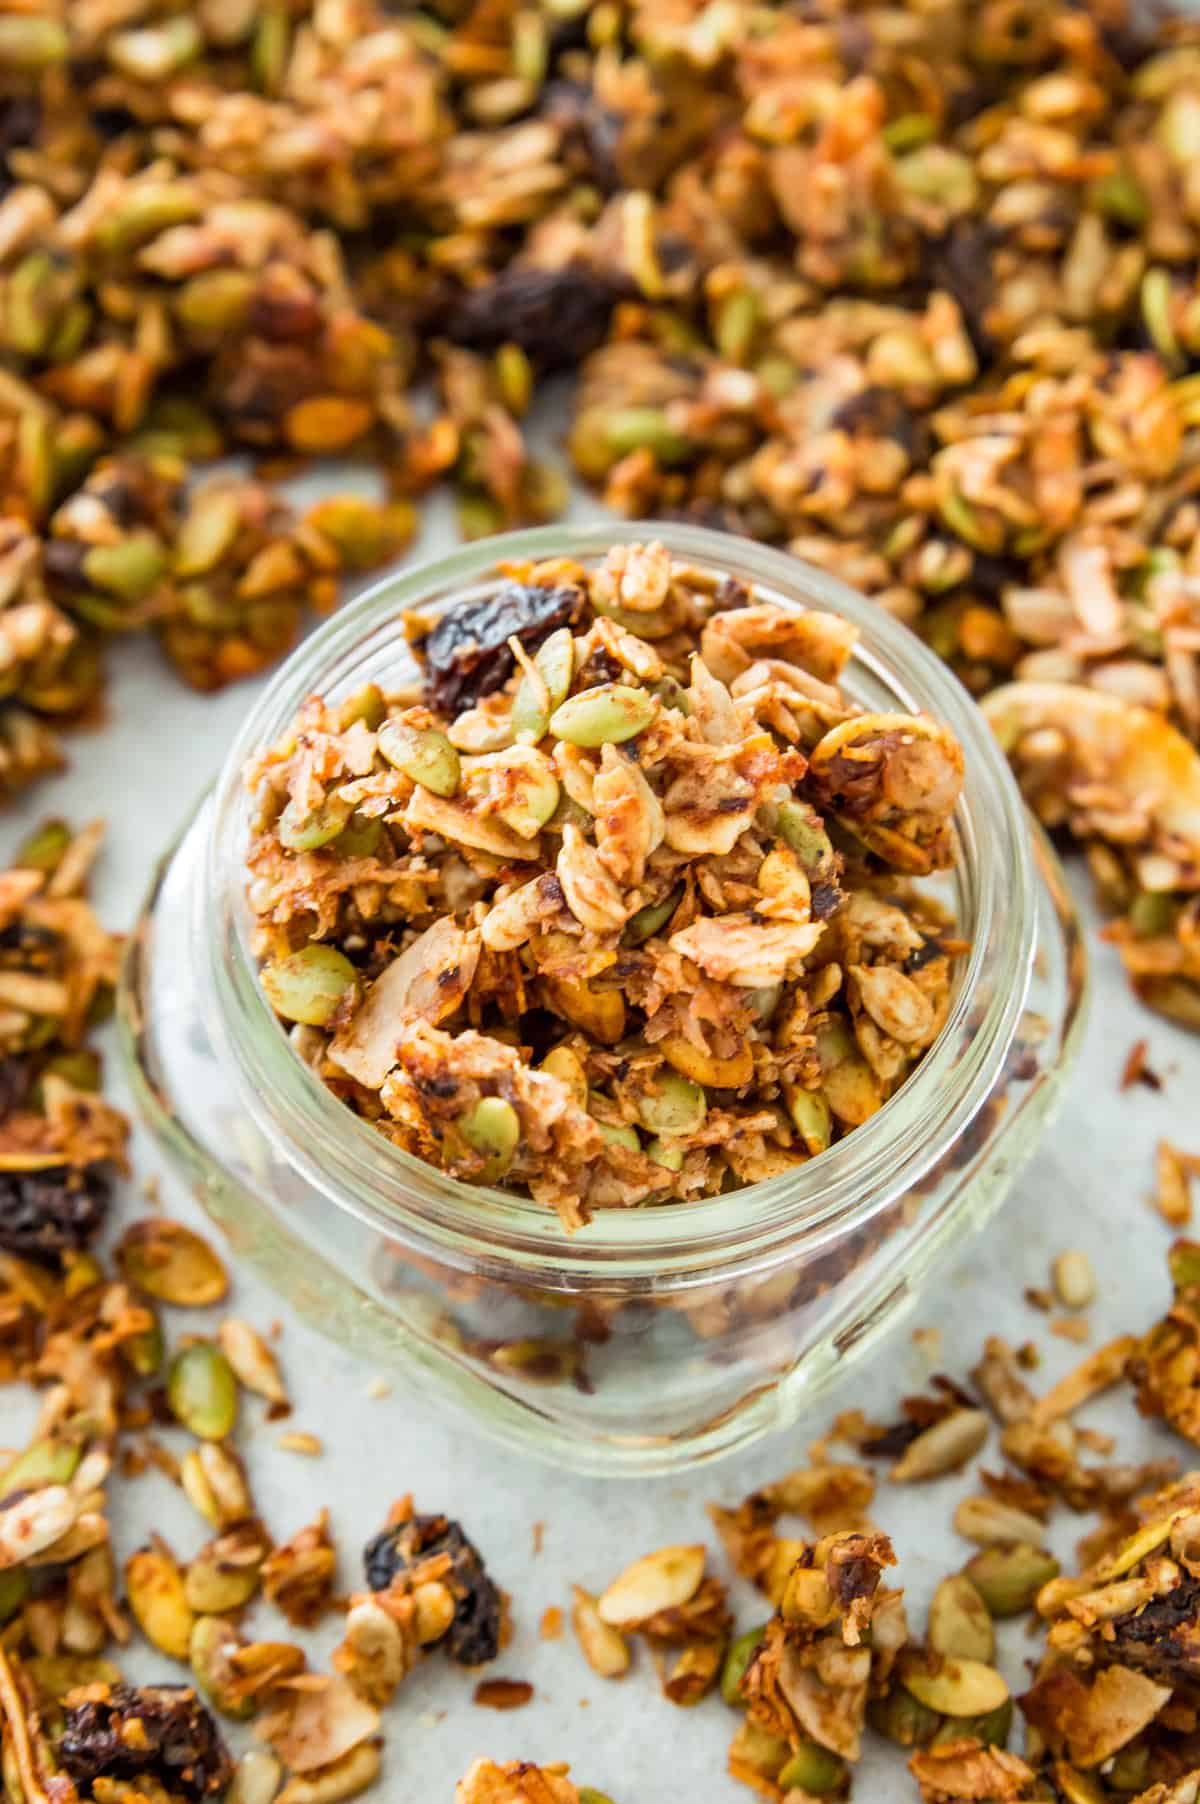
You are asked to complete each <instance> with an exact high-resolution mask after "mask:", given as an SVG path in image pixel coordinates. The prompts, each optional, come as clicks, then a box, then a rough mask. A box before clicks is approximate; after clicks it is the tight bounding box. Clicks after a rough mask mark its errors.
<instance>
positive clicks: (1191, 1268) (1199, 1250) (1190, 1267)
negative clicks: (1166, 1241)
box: [1167, 1240, 1200, 1290]
mask: <svg viewBox="0 0 1200 1804" xmlns="http://www.w3.org/2000/svg"><path fill="white" fill-rule="evenodd" d="M1167 1270H1168V1271H1169V1272H1170V1274H1171V1283H1172V1284H1173V1285H1174V1286H1175V1289H1176V1290H1187V1289H1188V1287H1189V1286H1190V1285H1192V1284H1200V1243H1197V1242H1196V1241H1194V1240H1177V1241H1176V1242H1175V1244H1174V1246H1173V1247H1172V1248H1171V1250H1170V1252H1169V1253H1168V1254H1167Z"/></svg>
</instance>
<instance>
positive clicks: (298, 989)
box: [262, 940, 358, 1027]
mask: <svg viewBox="0 0 1200 1804" xmlns="http://www.w3.org/2000/svg"><path fill="white" fill-rule="evenodd" d="M357 984H358V972H357V971H356V970H355V969H354V966H353V965H352V964H351V963H350V960H349V959H348V958H347V957H346V955H345V953H344V952H339V951H338V950H337V948H336V947H335V946H326V945H323V944H322V943H321V941H319V940H313V941H311V942H310V943H309V944H308V945H307V946H301V948H300V950H299V951H298V952H291V953H289V954H288V956H287V957H286V958H277V959H275V960H273V961H272V963H271V964H269V965H264V967H263V970H262V986H263V989H264V990H265V991H266V993H267V1001H268V1002H269V1003H270V1004H271V1007H272V1008H273V1009H274V1010H275V1013H276V1014H277V1015H281V1016H282V1017H283V1019H284V1020H285V1021H299V1022H302V1023H303V1024H304V1025H305V1026H307V1027H324V1026H326V1025H327V1024H328V1022H330V1021H331V1020H332V1019H333V1017H334V1015H335V1014H336V1013H337V1011H338V1009H339V1008H340V1007H341V1006H342V1004H343V1003H344V1002H345V1000H346V998H347V997H348V996H349V995H351V994H352V992H353V991H354V989H355V987H356V986H357Z"/></svg>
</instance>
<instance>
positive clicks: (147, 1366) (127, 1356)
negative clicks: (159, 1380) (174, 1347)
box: [121, 1316, 166, 1378]
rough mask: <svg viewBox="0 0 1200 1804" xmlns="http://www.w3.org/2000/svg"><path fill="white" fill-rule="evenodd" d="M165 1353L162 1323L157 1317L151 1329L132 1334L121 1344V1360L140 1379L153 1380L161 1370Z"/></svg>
mask: <svg viewBox="0 0 1200 1804" xmlns="http://www.w3.org/2000/svg"><path fill="white" fill-rule="evenodd" d="M165 1351H166V1342H165V1340H164V1339H163V1331H162V1323H161V1322H160V1321H159V1320H158V1318H157V1316H156V1317H155V1319H154V1322H153V1324H152V1325H151V1326H150V1327H149V1328H144V1329H143V1330H142V1332H141V1333H140V1334H131V1335H130V1336H129V1339H128V1340H123V1341H122V1342H121V1358H122V1359H123V1360H125V1362H126V1364H127V1365H129V1366H130V1367H131V1369H132V1370H133V1371H135V1372H136V1373H137V1375H138V1377H139V1378H153V1376H154V1374H155V1373H156V1372H158V1371H160V1370H161V1368H162V1362H163V1354H164V1353H165Z"/></svg>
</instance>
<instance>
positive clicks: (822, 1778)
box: [777, 1741, 846, 1798]
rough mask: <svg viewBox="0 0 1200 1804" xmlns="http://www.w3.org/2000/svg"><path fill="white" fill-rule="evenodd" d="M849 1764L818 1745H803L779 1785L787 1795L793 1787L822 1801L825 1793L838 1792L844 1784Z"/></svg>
mask: <svg viewBox="0 0 1200 1804" xmlns="http://www.w3.org/2000/svg"><path fill="white" fill-rule="evenodd" d="M845 1779H846V1762H845V1761H844V1760H842V1759H840V1758H839V1757H838V1755H836V1754H833V1753H831V1752H830V1750H829V1749H828V1748H823V1747H821V1745H820V1744H819V1743H818V1742H815V1741H805V1742H802V1743H801V1744H800V1746H799V1748H798V1749H797V1750H796V1752H795V1753H794V1754H793V1755H792V1757H791V1759H790V1760H789V1761H788V1763H787V1765H786V1766H785V1767H784V1769H783V1771H782V1772H781V1773H780V1775H779V1778H778V1781H777V1783H778V1784H779V1785H781V1786H782V1787H783V1789H784V1791H790V1790H791V1788H792V1787H793V1786H796V1787H798V1788H799V1790H800V1791H807V1792H811V1793H812V1794H813V1796H814V1797H817V1798H819V1797H823V1796H824V1794H825V1793H826V1792H831V1791H837V1789H838V1787H839V1786H841V1785H843V1784H844V1783H845Z"/></svg>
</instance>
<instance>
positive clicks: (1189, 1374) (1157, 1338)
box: [1126, 1240, 1200, 1446]
mask: <svg viewBox="0 0 1200 1804" xmlns="http://www.w3.org/2000/svg"><path fill="white" fill-rule="evenodd" d="M1167 1264H1168V1268H1169V1271H1170V1276H1171V1282H1172V1285H1173V1287H1174V1295H1173V1298H1172V1302H1171V1307H1170V1308H1169V1309H1168V1311H1167V1313H1166V1315H1165V1316H1164V1317H1163V1319H1162V1321H1161V1322H1157V1323H1156V1324H1155V1326H1154V1327H1153V1328H1151V1329H1150V1331H1149V1333H1148V1334H1146V1335H1145V1336H1144V1338H1143V1339H1142V1340H1141V1341H1140V1342H1139V1343H1138V1344H1137V1346H1136V1347H1135V1348H1134V1349H1133V1351H1132V1352H1131V1353H1130V1356H1129V1361H1128V1364H1127V1366H1126V1372H1127V1374H1128V1376H1129V1379H1130V1382H1131V1383H1132V1384H1133V1386H1134V1387H1135V1390H1136V1394H1137V1406H1138V1409H1139V1410H1140V1411H1141V1413H1142V1414H1143V1415H1144V1416H1158V1417H1161V1418H1162V1420H1163V1421H1164V1422H1166V1423H1168V1424H1169V1426H1170V1427H1172V1428H1173V1429H1174V1430H1175V1432H1176V1433H1177V1434H1180V1435H1182V1436H1183V1438H1184V1440H1186V1441H1191V1442H1193V1444H1195V1445H1197V1446H1200V1244H1197V1242H1195V1241H1192V1240H1177V1241H1176V1242H1175V1243H1174V1245H1173V1246H1172V1247H1171V1250H1170V1252H1169V1254H1168V1255H1167Z"/></svg>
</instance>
